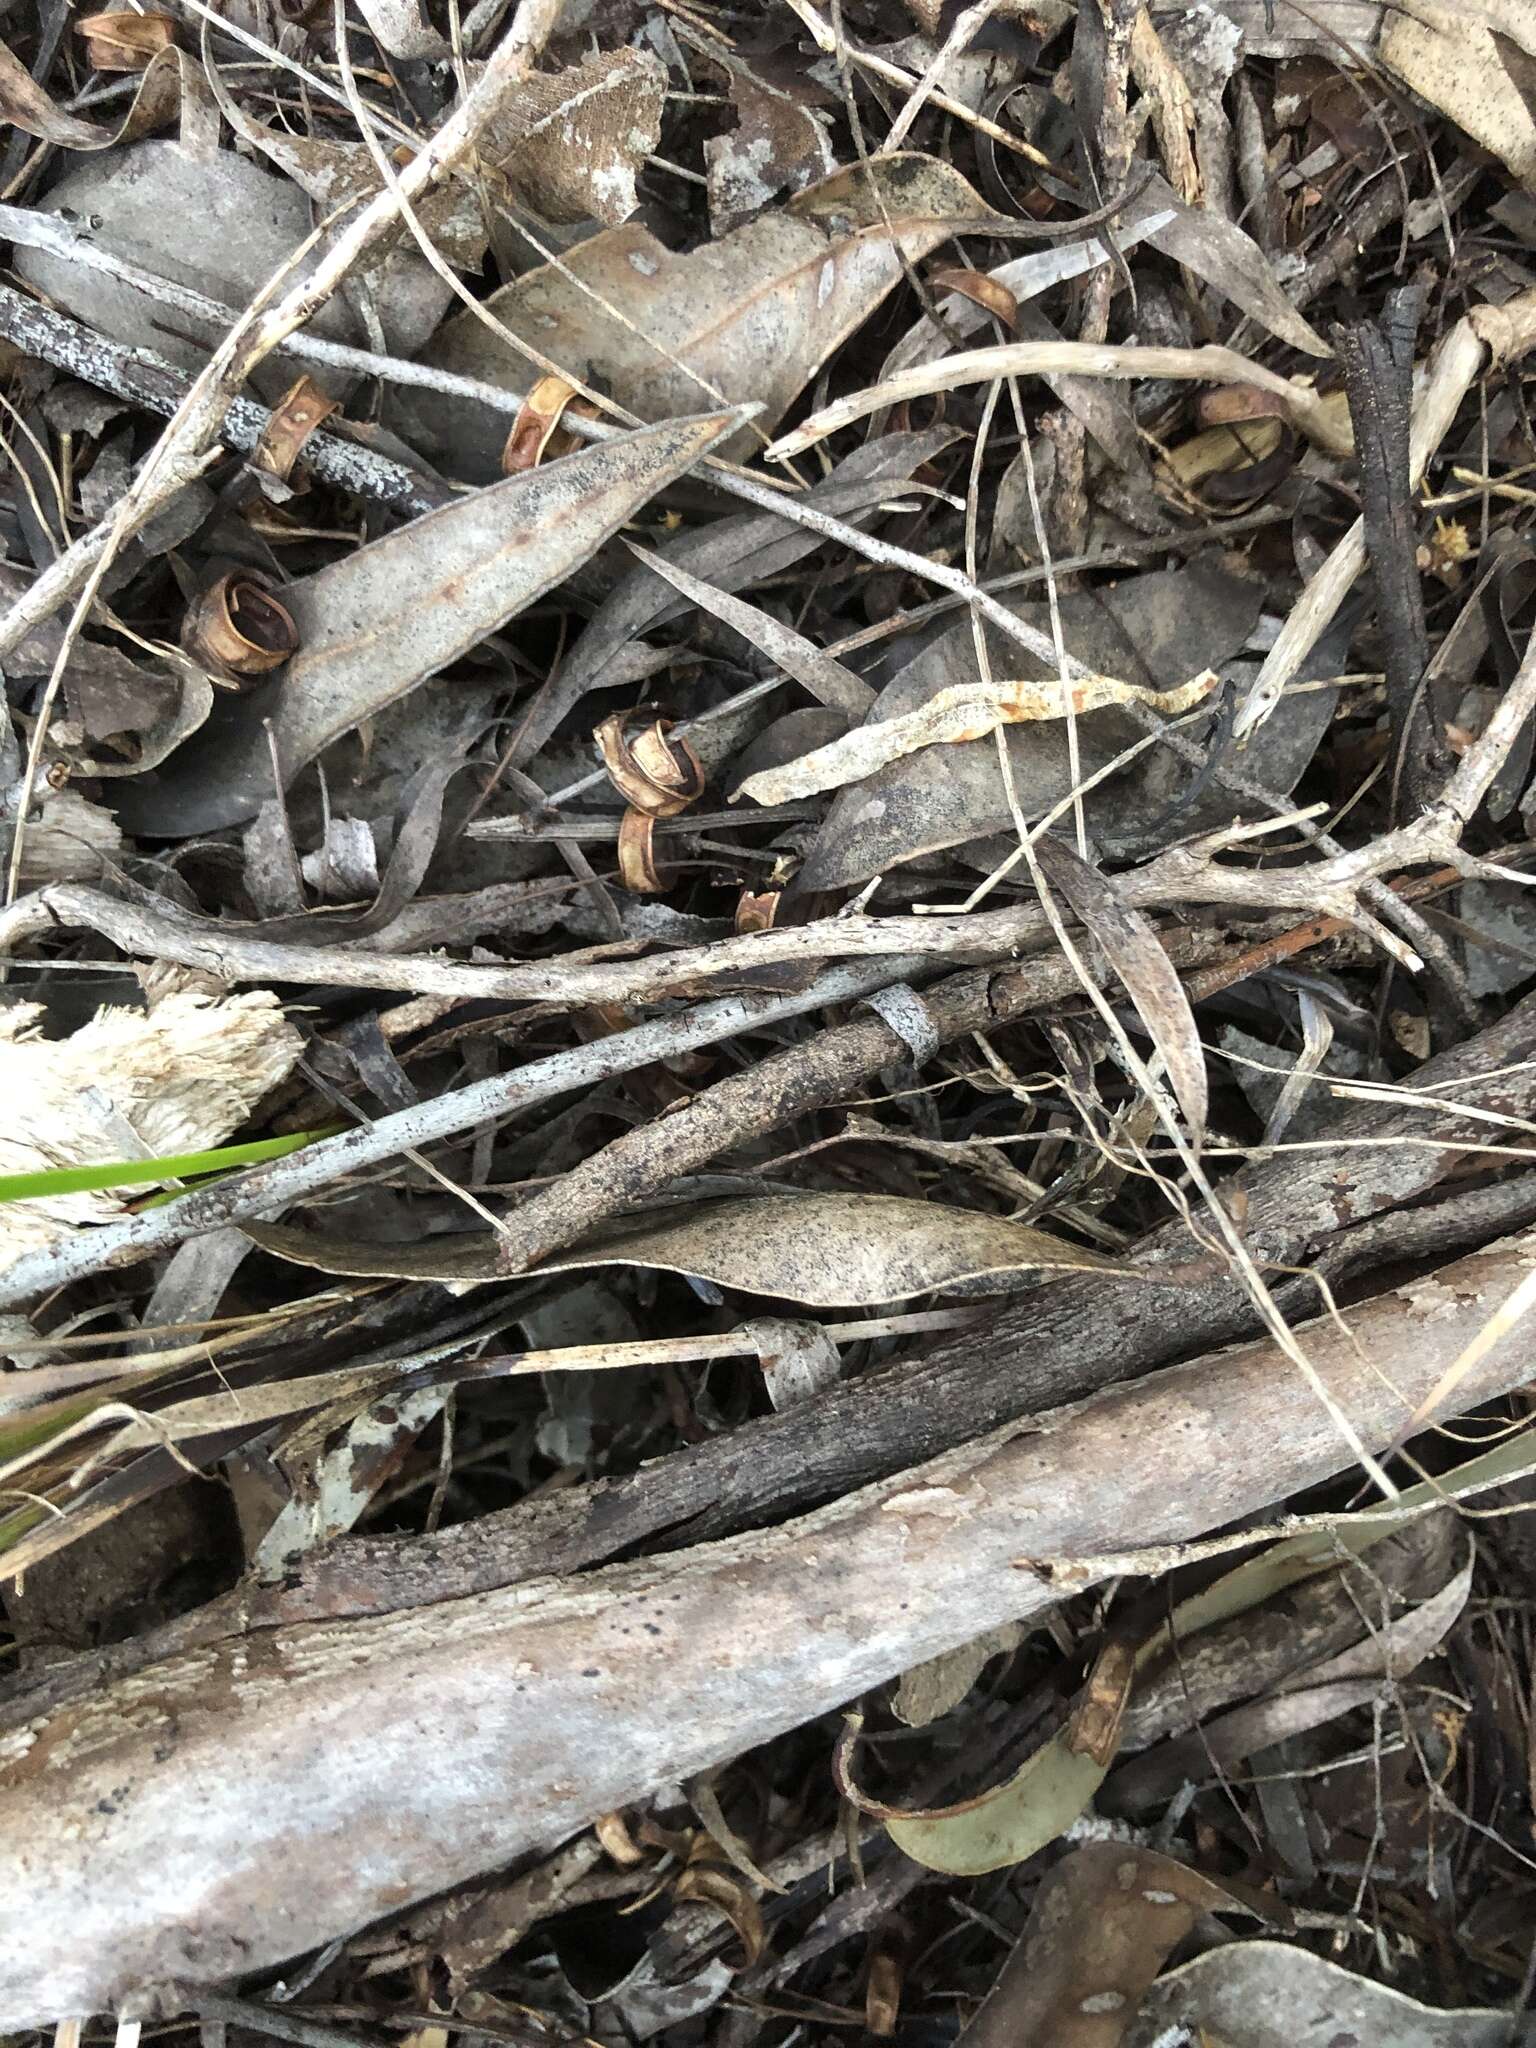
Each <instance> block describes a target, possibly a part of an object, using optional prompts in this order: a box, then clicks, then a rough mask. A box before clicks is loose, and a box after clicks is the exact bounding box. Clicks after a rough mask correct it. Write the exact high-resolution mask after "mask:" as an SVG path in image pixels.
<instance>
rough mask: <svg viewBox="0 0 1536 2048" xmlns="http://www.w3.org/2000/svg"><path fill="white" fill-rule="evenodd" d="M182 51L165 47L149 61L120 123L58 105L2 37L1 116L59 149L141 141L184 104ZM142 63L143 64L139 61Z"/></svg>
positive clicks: (0, 58)
mask: <svg viewBox="0 0 1536 2048" xmlns="http://www.w3.org/2000/svg"><path fill="white" fill-rule="evenodd" d="M182 61H183V59H182V53H181V51H180V50H177V49H174V48H167V49H161V50H159V51H157V52H156V53H155V55H154V56H152V57H151V59H150V61H149V63H148V65H147V66H145V67H144V76H143V78H142V79H141V80H140V81H139V88H138V91H137V92H136V93H135V94H134V97H133V104H132V105H131V106H130V107H129V109H128V111H127V113H126V114H125V115H124V116H123V118H122V120H121V121H120V122H119V123H118V125H117V126H116V127H115V128H101V127H98V126H97V124H96V123H95V122H94V121H82V120H81V119H80V118H79V116H78V115H75V114H69V113H66V112H65V111H64V109H63V108H62V107H61V106H58V105H57V104H56V103H55V102H54V101H53V100H52V99H50V98H49V96H48V94H47V93H46V92H44V90H43V88H42V87H41V86H40V85H39V84H38V82H37V80H36V79H35V78H34V77H33V76H32V74H31V73H30V72H29V71H28V70H27V67H26V66H25V65H24V64H23V63H22V62H21V61H20V59H19V58H17V57H16V56H15V55H14V54H13V53H12V51H11V50H10V48H9V47H8V46H7V45H6V44H5V43H0V121H9V122H11V123H12V125H13V126H15V127H17V128H20V129H21V130H22V131H23V132H24V133H25V134H27V135H35V136H36V137H37V139H38V140H39V141H40V142H51V143H52V144H53V145H54V146H55V148H58V149H75V150H99V149H111V148H113V147H114V146H115V145H118V144H123V143H129V142H136V141H137V140H138V138H139V137H140V136H141V135H148V134H150V133H151V132H152V131H153V130H154V129H156V128H163V127H164V126H165V124H166V122H167V121H170V120H173V119H174V118H175V116H176V113H177V111H178V109H179V108H180V106H181V77H182ZM134 68H138V67H134Z"/></svg>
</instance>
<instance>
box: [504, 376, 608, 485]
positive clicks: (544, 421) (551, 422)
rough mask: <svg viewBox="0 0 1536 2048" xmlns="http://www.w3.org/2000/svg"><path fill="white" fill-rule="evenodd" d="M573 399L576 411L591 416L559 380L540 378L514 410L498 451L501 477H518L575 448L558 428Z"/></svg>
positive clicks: (571, 389) (571, 438) (572, 440)
mask: <svg viewBox="0 0 1536 2048" xmlns="http://www.w3.org/2000/svg"><path fill="white" fill-rule="evenodd" d="M573 399H575V404H576V410H577V411H578V412H585V413H586V414H587V415H588V417H591V415H592V410H593V409H592V407H591V406H590V405H588V404H587V402H586V400H585V399H582V398H577V397H576V388H575V386H574V385H572V384H567V383H566V381H565V379H564V378H563V377H541V378H540V379H539V381H538V383H537V384H535V385H534V387H533V389H532V390H531V391H530V392H529V394H528V396H527V397H526V398H525V399H524V400H523V403H522V405H521V407H520V408H519V410H518V415H517V418H516V419H515V420H514V421H513V422H512V426H511V429H510V431H509V432H508V434H507V441H506V446H505V447H504V448H503V449H502V451H501V473H502V475H503V476H520V475H521V474H522V472H523V471H524V470H525V469H537V468H538V466H539V464H540V463H541V462H542V461H543V460H544V458H545V456H546V455H548V456H549V457H550V458H551V460H554V459H555V458H557V457H559V456H561V455H568V454H569V453H570V451H571V449H572V448H574V447H575V445H576V441H575V437H574V435H571V434H568V433H566V432H565V431H564V430H563V429H562V428H561V425H560V421H561V419H562V418H563V416H564V414H565V409H566V407H567V406H568V405H570V404H571V401H572V400H573Z"/></svg>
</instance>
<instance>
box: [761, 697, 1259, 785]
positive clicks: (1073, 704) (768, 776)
mask: <svg viewBox="0 0 1536 2048" xmlns="http://www.w3.org/2000/svg"><path fill="white" fill-rule="evenodd" d="M1218 680H1219V678H1218V677H1217V675H1216V674H1215V671H1214V670H1211V669H1207V670H1206V671H1205V673H1204V674H1203V675H1198V676H1195V677H1193V678H1192V679H1191V680H1190V681H1189V682H1187V683H1183V684H1181V685H1180V686H1179V687H1178V688H1177V689H1173V690H1149V689H1147V688H1146V687H1145V686H1144V685H1143V684H1141V683H1122V682H1117V681H1116V679H1115V678H1114V677H1113V676H1095V675H1090V676H1085V677H1084V678H1083V679H1082V680H1081V681H1080V682H1075V683H1070V684H1066V685H1063V684H1062V683H1061V682H1060V681H1059V680H1046V681H1044V682H990V683H982V682H977V683H956V684H955V685H954V686H953V687H952V688H950V689H947V690H940V691H939V693H938V694H937V696H934V697H930V698H929V700H928V702H927V703H926V704H924V705H923V706H922V707H921V708H920V709H919V710H917V711H909V712H907V713H906V714H905V715H904V716H902V717H900V718H885V719H877V720H875V721H874V722H873V723H872V724H870V725H862V726H860V727H859V728H858V730H857V731H856V732H850V733H847V734H845V735H844V737H843V738H842V739H837V740H832V741H831V742H830V743H829V744H828V745H826V746H824V747H818V748H817V749H816V751H815V752H814V753H812V754H804V755H802V756H801V758H800V759H799V760H798V761H791V762H789V763H788V764H787V766H785V767H783V768H770V769H765V770H763V772H762V773H761V774H758V775H753V776H750V777H749V778H748V780H747V781H746V782H744V783H742V785H741V787H740V788H739V789H736V790H733V791H732V792H731V800H732V802H735V801H736V800H737V799H738V798H739V797H744V796H747V797H751V799H752V800H753V802H754V803H759V804H787V803H794V802H795V801H796V800H797V799H798V798H800V797H805V796H815V795H816V794H817V792H818V791H820V790H824V789H840V788H841V787H842V786H843V784H844V783H847V782H858V781H861V780H862V779H863V777H864V776H866V775H873V774H875V773H876V772H877V770H879V769H881V768H889V767H890V765H891V763H892V762H893V761H899V760H900V759H901V758H902V757H903V755H906V754H913V753H916V752H917V750H918V749H919V748H920V747H933V746H952V745H955V744H957V743H960V742H963V741H966V740H974V739H982V738H984V737H985V736H986V735H987V734H988V733H990V732H994V731H996V729H997V727H998V726H1000V725H1022V724H1028V723H1030V722H1031V721H1033V720H1039V719H1051V718H1065V717H1066V715H1067V710H1068V707H1069V705H1070V708H1071V709H1072V710H1073V711H1075V712H1076V713H1077V715H1078V716H1079V717H1080V718H1081V717H1086V716H1087V714H1088V713H1089V712H1092V711H1102V710H1103V709H1104V708H1105V706H1106V705H1110V704H1129V703H1138V704H1146V705H1148V706H1149V707H1150V708H1151V709H1152V710H1154V711H1160V712H1163V713H1165V714H1166V715H1168V716H1169V717H1173V716H1176V715H1177V714H1178V713H1179V712H1181V711H1189V710H1191V709H1192V708H1193V707H1194V706H1195V705H1196V704H1198V703H1200V702H1201V700H1202V699H1203V698H1205V697H1208V696H1209V695H1210V693H1211V691H1212V690H1214V689H1215V687H1216V684H1217V682H1218Z"/></svg>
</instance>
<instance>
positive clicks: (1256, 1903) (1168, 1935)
mask: <svg viewBox="0 0 1536 2048" xmlns="http://www.w3.org/2000/svg"><path fill="white" fill-rule="evenodd" d="M1231 1912H1241V1913H1245V1914H1257V1917H1259V1918H1261V1919H1264V1920H1268V1921H1270V1922H1272V1923H1273V1922H1274V1921H1275V1920H1276V1919H1278V1920H1280V1921H1281V1922H1282V1924H1289V1915H1288V1914H1287V1913H1286V1912H1285V1909H1284V1908H1283V1907H1281V1906H1279V1905H1278V1904H1277V1903H1276V1902H1274V1901H1270V1900H1266V1899H1263V1898H1261V1897H1259V1896H1257V1895H1256V1894H1254V1893H1253V1892H1252V1891H1250V1890H1249V1889H1247V1888H1246V1887H1242V1886H1238V1887H1236V1888H1235V1889H1234V1888H1233V1887H1231V1886H1229V1885H1227V1884H1224V1883H1222V1882H1220V1881H1219V1880H1217V1879H1215V1878H1211V1877H1206V1876H1204V1875H1202V1873H1201V1872H1200V1871H1198V1870H1191V1869H1190V1868H1189V1867H1188V1865H1187V1864H1183V1863H1178V1862H1175V1860H1174V1859H1173V1858H1172V1857H1171V1856H1163V1855H1160V1854H1159V1853H1158V1852H1157V1851H1156V1850H1155V1849H1146V1848H1142V1847H1141V1846H1140V1844H1138V1843H1135V1842H1087V1843H1084V1844H1083V1846H1082V1847H1081V1848H1078V1849H1074V1850H1073V1851H1072V1853H1071V1855H1069V1856H1067V1857H1065V1858H1063V1860H1062V1861H1061V1862H1060V1863H1058V1864H1057V1865H1056V1866H1055V1868H1054V1869H1053V1870H1051V1871H1049V1872H1048V1873H1047V1874H1046V1876H1045V1877H1044V1878H1043V1879H1042V1880H1041V1883H1040V1888H1039V1890H1038V1891H1037V1892H1036V1894H1035V1898H1034V1903H1033V1904H1032V1905H1031V1907H1030V1913H1029V1920H1028V1923H1027V1924H1026V1926H1025V1929H1024V1932H1023V1934H1022V1935H1020V1937H1019V1939H1018V1941H1017V1943H1016V1944H1015V1945H1014V1948H1013V1951H1012V1953H1011V1954H1010V1955H1009V1957H1008V1960H1007V1961H1006V1962H1005V1963H1004V1965H1003V1967H1002V1971H1001V1972H1000V1974H999V1976H998V1979H997V1982H996V1983H995V1984H994V1986H993V1988H992V1990H991V1992H990V1993H989V1995H988V1997H987V1999H986V2002H985V2003H984V2005H983V2006H982V2008H981V2010H980V2012H979V2013H977V2015H976V2017H975V2019H974V2020H973V2021H972V2022H971V2024H970V2026H969V2027H967V2028H966V2030H965V2040H966V2043H967V2048H1119V2044H1120V2043H1121V2042H1122V2041H1123V2040H1124V2039H1125V2030H1126V2027H1127V2026H1128V2025H1129V2023H1130V2021H1131V2020H1132V2018H1133V2017H1134V2015H1135V2012H1136V2009H1137V2007H1138V2006H1139V2005H1140V2003H1141V2001H1142V1999H1143V1997H1144V1996H1145V1995H1146V1992H1147V1990H1148V1987H1149V1986H1150V1985H1151V1983H1152V1981H1153V1979H1154V1978H1155V1977H1156V1975H1157V1973H1158V1970H1159V1969H1160V1968H1161V1966H1162V1963H1163V1959H1164V1958H1165V1957H1166V1956H1167V1955H1168V1954H1169V1953H1170V1952H1171V1951H1172V1950H1173V1949H1174V1948H1176V1947H1177V1946H1178V1944H1179V1943H1180V1942H1181V1941H1183V1940H1184V1939H1185V1938H1186V1937H1187V1936H1188V1935H1189V1934H1190V1933H1191V1932H1192V1931H1193V1929H1194V1926H1195V1923H1196V1921H1197V1920H1199V1919H1200V1917H1201V1916H1202V1915H1203V1914H1206V1913H1231ZM1335 2048H1337V2044H1335Z"/></svg>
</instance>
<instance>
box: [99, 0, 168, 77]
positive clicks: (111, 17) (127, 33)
mask: <svg viewBox="0 0 1536 2048" xmlns="http://www.w3.org/2000/svg"><path fill="white" fill-rule="evenodd" d="M75 34H76V35H77V36H79V37H80V38H81V39H82V40H83V41H84V43H85V54H86V58H87V60H88V62H89V63H90V66H91V69H92V70H93V71H143V70H144V69H146V67H147V66H148V65H149V63H150V60H151V59H152V58H154V57H157V56H158V55H159V53H160V52H161V51H162V50H168V49H169V48H170V47H171V45H172V44H173V43H174V42H175V40H176V18H175V16H174V15H170V14H135V13H133V12H132V11H131V10H130V9H128V8H122V9H120V10H117V11H114V12H112V13H110V14H85V15H82V16H81V18H80V19H79V21H77V22H76V23H75Z"/></svg>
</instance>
